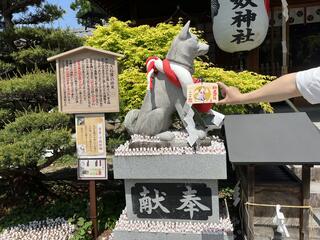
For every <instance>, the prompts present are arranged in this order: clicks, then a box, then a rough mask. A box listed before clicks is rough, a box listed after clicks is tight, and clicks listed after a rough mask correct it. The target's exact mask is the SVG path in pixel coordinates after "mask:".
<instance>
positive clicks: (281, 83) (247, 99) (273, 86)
mask: <svg viewBox="0 0 320 240" xmlns="http://www.w3.org/2000/svg"><path fill="white" fill-rule="evenodd" d="M298 96H301V94H300V92H299V91H298V89H297V86H296V74H295V73H291V74H287V75H284V76H282V77H280V78H278V79H276V80H274V81H272V82H270V83H268V84H266V85H264V86H263V87H261V88H260V89H257V90H255V91H252V92H249V93H244V94H242V96H241V99H240V101H239V103H238V104H246V103H258V102H280V101H283V100H286V99H289V98H292V97H298Z"/></svg>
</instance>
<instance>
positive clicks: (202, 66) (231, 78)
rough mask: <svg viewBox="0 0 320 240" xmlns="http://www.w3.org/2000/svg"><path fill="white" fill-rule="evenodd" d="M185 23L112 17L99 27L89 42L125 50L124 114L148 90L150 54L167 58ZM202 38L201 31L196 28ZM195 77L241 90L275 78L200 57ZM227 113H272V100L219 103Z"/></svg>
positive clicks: (122, 76) (122, 61)
mask: <svg viewBox="0 0 320 240" xmlns="http://www.w3.org/2000/svg"><path fill="white" fill-rule="evenodd" d="M181 27H182V25H181V24H177V25H173V24H170V23H169V24H168V23H160V24H158V25H157V26H156V27H150V26H147V25H141V26H137V27H131V26H130V22H122V21H119V20H118V19H116V18H110V19H109V22H108V24H107V25H104V26H97V28H96V30H95V31H94V32H93V35H92V36H91V37H89V38H88V39H87V41H86V44H87V45H89V46H92V47H96V48H101V49H104V50H108V51H114V52H118V53H122V54H124V55H125V56H124V57H123V58H122V59H120V60H119V62H120V70H121V71H120V74H119V82H120V95H121V98H120V99H121V113H122V117H123V116H124V114H125V113H126V112H128V111H129V110H131V109H133V108H139V107H140V105H141V102H142V100H143V98H144V94H145V91H146V85H147V82H146V75H145V61H146V59H147V58H148V57H149V56H158V57H160V58H161V59H164V58H165V56H166V53H167V52H168V50H169V48H170V45H171V42H172V40H173V38H174V37H175V36H176V35H177V34H178V33H179V32H180V29H181ZM193 32H194V33H195V34H197V35H198V36H199V37H200V40H201V41H204V40H203V39H202V38H201V32H199V31H196V30H195V29H193ZM195 76H197V77H201V78H204V79H205V80H206V81H209V82H217V81H221V82H225V83H226V84H228V85H232V86H237V87H239V89H240V91H242V92H248V91H251V90H254V89H257V88H259V87H261V86H262V85H264V84H266V83H267V82H268V81H269V80H272V77H269V76H263V75H259V74H256V73H253V72H247V71H245V72H240V73H236V72H234V71H225V70H223V69H221V68H216V67H214V66H213V65H212V64H210V63H208V62H206V61H203V60H201V59H198V60H197V61H196V68H195ZM215 108H218V110H219V111H222V112H224V113H246V112H250V111H253V110H257V109H262V110H264V111H266V112H271V111H272V108H271V106H270V105H269V104H268V103H260V104H254V105H245V106H219V107H215Z"/></svg>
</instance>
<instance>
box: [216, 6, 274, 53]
mask: <svg viewBox="0 0 320 240" xmlns="http://www.w3.org/2000/svg"><path fill="white" fill-rule="evenodd" d="M267 2H268V1H267ZM211 11H212V17H213V35H214V38H215V41H216V43H217V45H218V46H219V48H220V49H222V50H223V51H225V52H229V53H234V52H239V51H250V50H252V49H254V48H256V47H258V46H259V45H260V44H261V43H262V42H263V41H264V39H265V37H266V35H267V32H268V27H269V18H268V3H265V0H223V1H218V0H212V1H211Z"/></svg>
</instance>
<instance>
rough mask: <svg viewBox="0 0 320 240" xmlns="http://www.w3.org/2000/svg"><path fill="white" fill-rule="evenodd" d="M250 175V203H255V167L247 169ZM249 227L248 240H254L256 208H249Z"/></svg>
mask: <svg viewBox="0 0 320 240" xmlns="http://www.w3.org/2000/svg"><path fill="white" fill-rule="evenodd" d="M247 174H248V202H250V203H254V186H255V166H254V165H249V166H248V169H247ZM248 215H249V216H248V222H247V224H248V226H247V236H248V240H254V206H248Z"/></svg>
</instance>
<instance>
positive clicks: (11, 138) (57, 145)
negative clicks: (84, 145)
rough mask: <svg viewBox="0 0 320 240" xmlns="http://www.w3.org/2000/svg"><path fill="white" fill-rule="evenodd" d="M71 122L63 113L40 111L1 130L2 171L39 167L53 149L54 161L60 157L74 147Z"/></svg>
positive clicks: (26, 115)
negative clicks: (46, 154) (70, 128)
mask: <svg viewBox="0 0 320 240" xmlns="http://www.w3.org/2000/svg"><path fill="white" fill-rule="evenodd" d="M69 122H70V119H69V117H68V116H67V115H65V114H63V113H58V112H53V113H45V112H39V113H26V114H25V115H22V116H21V117H18V118H16V120H15V121H14V122H12V123H9V124H7V125H6V126H5V128H4V129H3V130H1V131H0V169H1V168H3V169H10V168H13V167H18V168H21V167H36V166H37V165H38V163H40V162H41V161H43V160H44V154H45V152H46V150H49V149H50V150H53V156H52V157H50V158H51V159H55V160H56V159H58V158H59V157H61V156H62V155H63V152H65V151H68V150H69V149H71V148H73V146H74V143H73V142H72V140H71V132H70V130H68V125H69ZM50 161H51V160H50ZM41 163H42V162H41Z"/></svg>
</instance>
